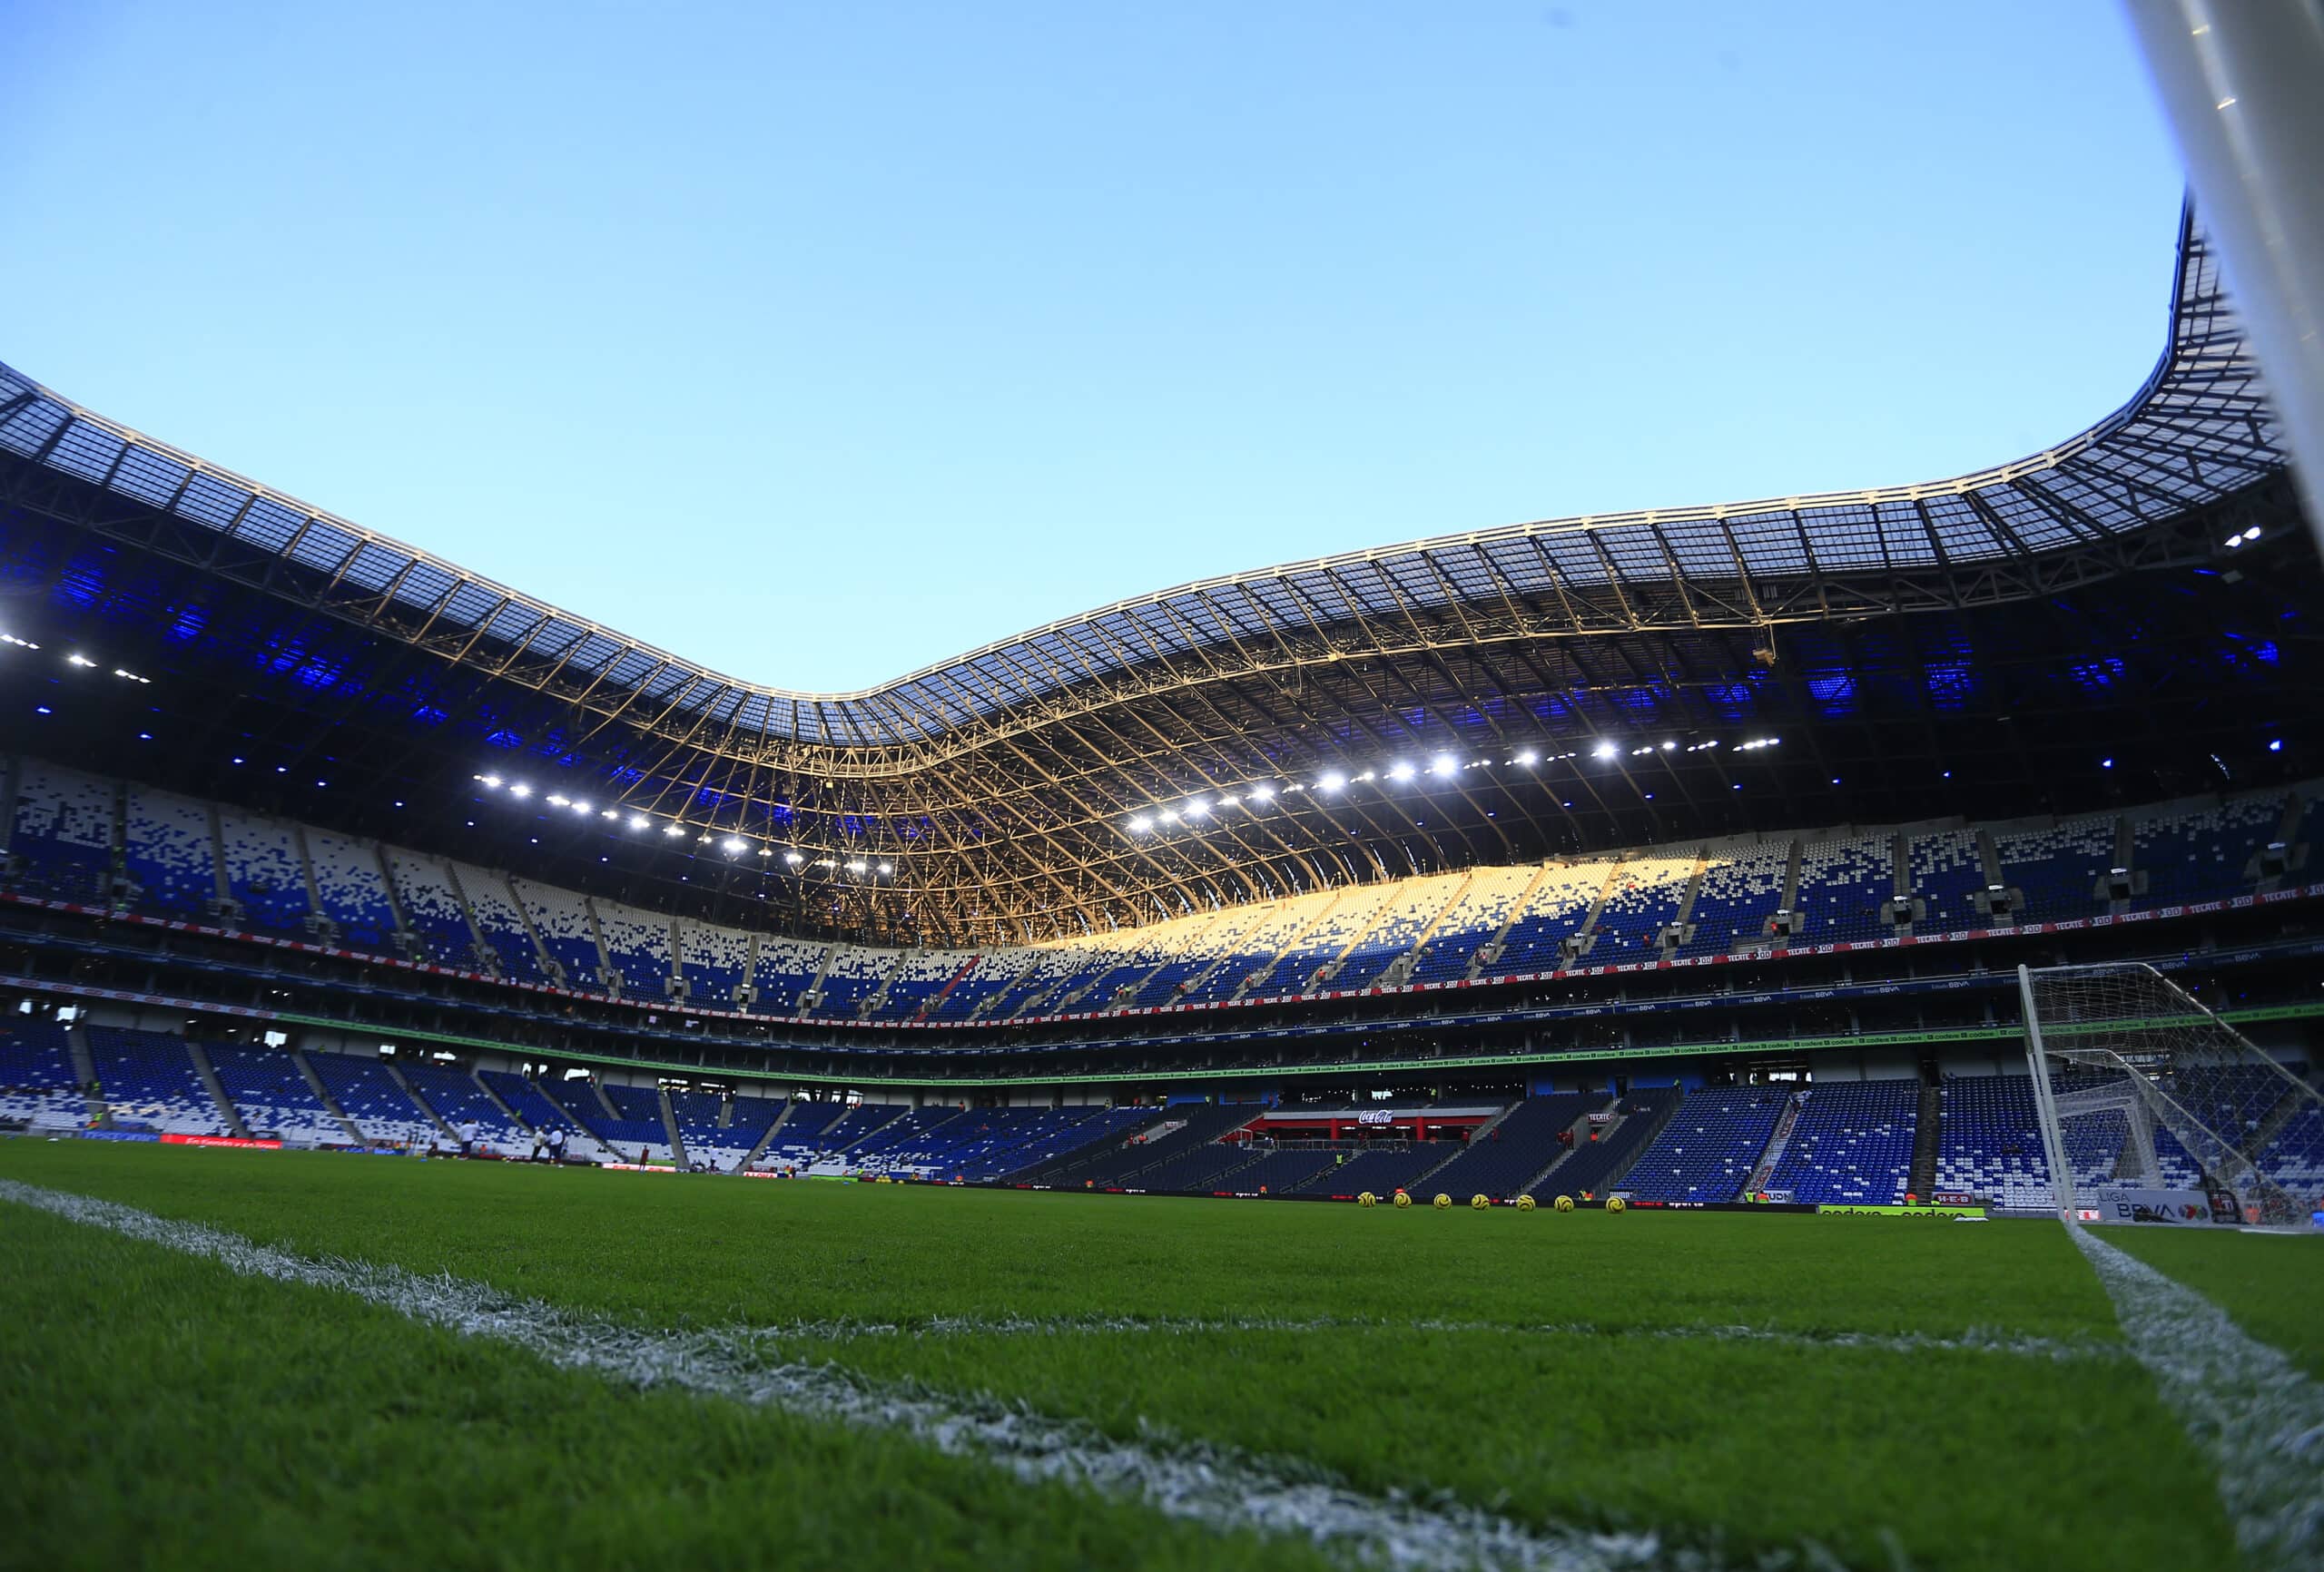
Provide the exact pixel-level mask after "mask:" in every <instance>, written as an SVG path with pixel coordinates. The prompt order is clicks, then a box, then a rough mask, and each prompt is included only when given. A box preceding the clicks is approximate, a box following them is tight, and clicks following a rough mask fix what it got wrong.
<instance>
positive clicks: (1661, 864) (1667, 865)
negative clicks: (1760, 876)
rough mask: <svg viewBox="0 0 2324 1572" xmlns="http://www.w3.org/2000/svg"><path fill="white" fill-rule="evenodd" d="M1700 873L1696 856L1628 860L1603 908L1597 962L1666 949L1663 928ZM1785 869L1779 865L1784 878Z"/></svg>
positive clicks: (1593, 954) (1593, 955) (1594, 951)
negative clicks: (1663, 941)
mask: <svg viewBox="0 0 2324 1572" xmlns="http://www.w3.org/2000/svg"><path fill="white" fill-rule="evenodd" d="M1694 876H1695V859H1694V858H1692V857H1654V856H1647V857H1631V858H1626V859H1624V860H1623V862H1622V865H1621V868H1620V870H1618V871H1617V872H1616V873H1615V875H1614V882H1613V884H1612V885H1611V886H1610V888H1609V889H1607V891H1606V899H1605V900H1604V902H1603V903H1602V904H1601V905H1600V909H1599V912H1598V921H1597V924H1596V932H1597V935H1598V942H1597V943H1596V944H1595V945H1593V946H1592V947H1591V948H1590V956H1589V960H1590V964H1591V965H1593V966H1608V965H1610V964H1612V963H1614V962H1617V961H1625V960H1651V959H1653V958H1656V957H1658V956H1659V955H1660V954H1661V953H1662V950H1661V947H1660V946H1659V944H1658V943H1657V940H1658V939H1659V937H1660V935H1661V933H1662V930H1663V929H1664V928H1668V927H1669V925H1670V924H1671V923H1673V922H1675V921H1677V920H1678V918H1679V903H1680V902H1681V901H1683V900H1684V899H1686V895H1687V886H1688V884H1689V882H1690V881H1691V880H1692V879H1694ZM1782 877H1783V870H1782V869H1781V868H1780V867H1778V868H1777V870H1776V878H1777V880H1778V881H1780V880H1781V879H1782Z"/></svg>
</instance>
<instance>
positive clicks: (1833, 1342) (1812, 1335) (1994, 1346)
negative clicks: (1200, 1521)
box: [749, 1315, 2131, 1363]
mask: <svg viewBox="0 0 2324 1572" xmlns="http://www.w3.org/2000/svg"><path fill="white" fill-rule="evenodd" d="M1233 1331H1261V1332H1265V1331H1476V1332H1494V1333H1498V1334H1500V1335H1502V1336H1504V1337H1543V1338H1601V1339H1604V1340H1606V1341H1617V1340H1640V1339H1651V1340H1653V1341H1670V1342H1691V1341H1704V1342H1757V1343H1771V1344H1775V1345H1777V1346H1779V1347H1784V1348H1817V1349H1829V1348H1848V1349H1856V1348H1861V1349H1873V1350H1876V1351H1880V1352H1884V1353H1928V1352H1943V1351H1954V1352H1965V1353H1995V1354H2012V1355H2018V1356H2021V1357H2024V1358H2027V1359H2037V1360H2051V1361H2057V1362H2060V1363H2064V1362H2067V1361H2080V1360H2098V1361H2105V1360H2127V1359H2129V1358H2130V1357H2131V1351H2130V1348H2129V1346H2128V1345H2127V1344H2124V1343H2120V1342H2102V1341H2097V1340H2094V1339H2067V1338H2049V1337H2026V1336H2020V1335H2017V1334H2014V1333H2011V1332H2004V1331H1988V1330H1986V1329H1984V1328H1980V1327H1972V1328H1970V1329H1969V1330H1968V1331H1965V1332H1963V1333H1962V1334H1961V1335H1959V1336H1958V1337H1943V1336H1937V1335H1935V1334H1931V1333H1923V1332H1866V1331H1835V1332H1807V1331H1780V1330H1777V1329H1776V1328H1772V1327H1758V1326H1700V1325H1698V1326H1667V1327H1608V1326H1593V1325H1591V1324H1590V1323H1588V1322H1586V1321H1572V1322H1563V1323H1561V1322H1548V1323H1538V1324H1526V1323H1523V1322H1506V1321H1438V1320H1419V1321H1392V1320H1389V1319H1387V1318H1385V1317H1364V1316H1336V1315H1321V1316H1301V1317H1289V1316H1216V1317H1213V1316H1125V1315H1058V1316H1025V1315H1000V1316H973V1315H940V1316H931V1317H929V1318H928V1319H926V1320H924V1321H844V1320H842V1321H784V1322H779V1323H777V1324H775V1325H773V1326H768V1327H763V1328H759V1329H756V1330H754V1331H752V1332H751V1333H750V1334H749V1335H751V1336H753V1337H758V1338H763V1339H765V1340H767V1341H773V1342H783V1341H796V1342H852V1341H855V1340H857V1339H859V1338H902V1339H911V1340H913V1341H919V1340H923V1339H937V1338H947V1337H1072V1336H1078V1335H1081V1334H1084V1333H1150V1334H1155V1335H1160V1336H1174V1337H1187V1336H1195V1335H1199V1334H1201V1333H1205V1332H1233Z"/></svg>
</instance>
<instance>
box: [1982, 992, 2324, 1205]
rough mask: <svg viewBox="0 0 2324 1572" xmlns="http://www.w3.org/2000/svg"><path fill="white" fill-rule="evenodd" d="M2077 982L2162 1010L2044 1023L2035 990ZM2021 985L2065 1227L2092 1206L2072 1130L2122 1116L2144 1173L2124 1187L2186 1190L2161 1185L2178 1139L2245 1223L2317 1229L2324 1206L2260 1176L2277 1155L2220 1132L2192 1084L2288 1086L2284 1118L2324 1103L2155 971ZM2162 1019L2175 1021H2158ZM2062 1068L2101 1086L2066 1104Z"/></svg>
mask: <svg viewBox="0 0 2324 1572" xmlns="http://www.w3.org/2000/svg"><path fill="white" fill-rule="evenodd" d="M2072 978H2089V979H2091V980H2093V981H2102V980H2106V979H2113V980H2116V981H2119V982H2121V983H2122V984H2124V985H2125V987H2126V991H2129V992H2142V993H2143V994H2145V996H2146V997H2147V1000H2149V1001H2151V1002H2145V1003H2142V1006H2141V1007H2140V1009H2139V1010H2137V1011H2134V1012H2130V1013H2125V1014H2122V1015H2121V1016H2118V1017H2106V1018H2101V1019H2094V1020H2093V1019H2076V1020H2068V1021H2061V1020H2058V1019H2054V1018H2052V1019H2045V1018H2044V1017H2043V1009H2042V1005H2041V1002H2040V999H2039V997H2038V995H2037V992H2036V988H2035V984H2036V981H2037V979H2057V980H2066V979H2072ZM2017 984H2018V997H2019V1002H2020V1005H2021V1007H2022V1008H2023V1011H2024V1034H2025V1060H2026V1068H2027V1071H2028V1072H2029V1073H2030V1074H2031V1076H2032V1077H2033V1105H2034V1110H2035V1113H2036V1115H2037V1118H2038V1120H2039V1123H2040V1125H2041V1132H2042V1146H2043V1156H2044V1157H2045V1158H2046V1159H2047V1161H2048V1164H2049V1168H2050V1185H2051V1194H2052V1195H2053V1199H2054V1202H2055V1204H2056V1206H2057V1209H2058V1213H2059V1214H2060V1215H2061V1216H2063V1217H2067V1218H2072V1217H2073V1216H2074V1215H2075V1214H2076V1213H2077V1211H2084V1210H2087V1209H2088V1208H2089V1206H2090V1202H2089V1201H2088V1200H2086V1199H2085V1198H2084V1197H2083V1195H2082V1194H2080V1189H2081V1186H2080V1185H2079V1184H2078V1183H2077V1181H2076V1179H2075V1175H2074V1168H2073V1160H2072V1156H2071V1154H2070V1150H2069V1147H2068V1145H2067V1142H2066V1138H2065V1121H2067V1120H2069V1119H2073V1118H2076V1117H2080V1116H2084V1115H2093V1114H2101V1113H2108V1112H2116V1111H2119V1112H2121V1113H2122V1115H2124V1126H2125V1129H2124V1142H2123V1147H2122V1150H2123V1154H2124V1156H2125V1158H2126V1159H2127V1161H2128V1162H2129V1164H2130V1165H2131V1166H2132V1168H2133V1169H2135V1170H2136V1173H2135V1174H2132V1175H2130V1176H2128V1177H2126V1178H2124V1179H2123V1181H2122V1183H2123V1184H2125V1185H2132V1186H2139V1187H2144V1188H2151V1189H2155V1190H2164V1189H2171V1188H2178V1187H2179V1186H2175V1185H2172V1184H2167V1183H2166V1182H2165V1181H2164V1180H2163V1179H2162V1177H2161V1175H2162V1166H2161V1164H2160V1163H2159V1161H2158V1160H2157V1156H2156V1145H2155V1137H2156V1135H2157V1133H2158V1132H2167V1133H2168V1134H2169V1135H2171V1136H2172V1137H2173V1138H2175V1139H2176V1140H2177V1141H2178V1143H2179V1144H2180V1145H2181V1146H2182V1147H2183V1148H2184V1149H2185V1153H2186V1155H2187V1156H2188V1157H2189V1158H2190V1159H2191V1161H2192V1162H2193V1163H2194V1164H2196V1166H2197V1168H2198V1170H2199V1172H2200V1174H2201V1178H2202V1183H2203V1188H2204V1189H2205V1191H2206V1194H2219V1193H2220V1192H2222V1191H2224V1192H2227V1193H2229V1194H2232V1196H2233V1198H2234V1204H2235V1210H2236V1213H2237V1219H2238V1221H2240V1222H2241V1223H2247V1224H2254V1223H2256V1224H2261V1225H2273V1226H2299V1225H2301V1224H2304V1223H2307V1221H2308V1219H2309V1213H2311V1211H2312V1210H2313V1209H2314V1208H2315V1207H2316V1206H2317V1205H2318V1204H2319V1197H2317V1196H2315V1195H2309V1194H2294V1193H2293V1192H2291V1191H2290V1190H2288V1189H2286V1188H2285V1186H2284V1185H2283V1184H2280V1183H2279V1182H2278V1181H2277V1179H2276V1178H2274V1177H2272V1176H2271V1175H2270V1174H2268V1173H2267V1172H2265V1171H2264V1170H2263V1169H2262V1168H2261V1167H2260V1163H2259V1159H2260V1157H2262V1156H2264V1155H2265V1152H2266V1144H2265V1143H2263V1142H2262V1141H2261V1140H2260V1135H2261V1132H2260V1131H2256V1130H2255V1131H2251V1132H2248V1133H2247V1132H2246V1131H2244V1130H2242V1129H2236V1130H2231V1131H2230V1130H2222V1129H2219V1128H2215V1127H2214V1125H2215V1124H2216V1123H2217V1122H2218V1113H2217V1109H2216V1108H2215V1107H2213V1108H2207V1109H2206V1110H2205V1112H2204V1113H2203V1114H2198V1113H2197V1112H2196V1111H2195V1110H2194V1109H2192V1108H2190V1107H2189V1106H2188V1105H2187V1100H2186V1098H2185V1096H2184V1095H2183V1085H2184V1083H2183V1081H2182V1079H2181V1077H2182V1076H2199V1075H2201V1073H2202V1072H2204V1071H2206V1070H2214V1071H2215V1070H2219V1069H2222V1068H2227V1067H2238V1068H2246V1069H2252V1070H2260V1071H2262V1072H2263V1073H2264V1076H2265V1077H2266V1084H2271V1085H2272V1084H2280V1088H2281V1092H2280V1095H2279V1096H2278V1097H2277V1098H2276V1100H2275V1103H2274V1105H2272V1106H2273V1107H2275V1108H2277V1109H2279V1110H2280V1109H2281V1108H2283V1107H2285V1106H2290V1107H2291V1108H2293V1109H2295V1110H2304V1109H2306V1108H2309V1107H2324V1095H2319V1093H2318V1091H2317V1089H2316V1088H2315V1087H2314V1086H2309V1084H2308V1083H2307V1082H2305V1081H2302V1080H2301V1079H2300V1078H2299V1076H2295V1075H2293V1074H2292V1073H2291V1072H2290V1070H2288V1069H2286V1068H2285V1067H2284V1066H2282V1065H2280V1064H2279V1063H2278V1062H2277V1061H2276V1060H2275V1058H2274V1057H2273V1056H2270V1055H2269V1054H2267V1053H2265V1052H2263V1051H2262V1050H2261V1049H2260V1048H2259V1047H2257V1046H2254V1045H2253V1044H2252V1043H2251V1041H2250V1039H2249V1038H2247V1037H2244V1036H2243V1035H2242V1034H2241V1033H2240V1032H2238V1031H2237V1030H2236V1029H2235V1028H2234V1027H2230V1026H2229V1025H2228V1024H2227V1023H2226V1022H2225V1021H2223V1020H2221V1018H2220V1017H2219V1016H2218V1014H2217V1013H2216V1012H2215V1011H2213V1010H2211V1008H2209V1007H2207V1006H2205V1005H2203V1004H2202V1003H2201V1001H2200V1000H2198V999H2196V998H2194V997H2192V996H2191V995H2190V994H2188V992H2187V991H2186V990H2185V989H2184V988H2181V987H2179V986H2178V985H2177V984H2176V983H2174V982H2172V981H2171V979H2170V978H2167V977H2165V976H2163V974H2162V971H2161V970H2160V969H2158V968H2155V967H2153V966H2152V965H2149V964H2148V963H2146V962H2143V961H2118V962H2105V963H2099V964H2094V965H2083V966H2057V967H2038V968H2037V967H2028V966H2020V967H2019V968H2017ZM2158 1010H2159V1011H2164V1012H2168V1013H2164V1014H2158V1013H2156V1012H2157V1011H2158ZM2150 1043H2151V1045H2152V1046H2144V1045H2147V1044H2150ZM2131 1045H2141V1046H2138V1047H2137V1050H2136V1053H2135V1059H2134V1058H2133V1057H2132V1056H2128V1055H2126V1053H2125V1052H2124V1049H2125V1047H2126V1046H2131ZM2062 1068H2067V1069H2074V1070H2079V1071H2083V1072H2087V1073H2089V1074H2090V1075H2091V1076H2093V1079H2094V1081H2095V1083H2096V1084H2094V1085H2093V1086H2089V1087H2087V1088H2085V1089H2072V1090H2066V1091H2063V1092H2062V1091H2061V1090H2060V1089H2059V1087H2058V1086H2057V1085H2056V1083H2055V1081H2054V1080H2053V1076H2054V1074H2055V1073H2056V1072H2057V1071H2058V1070H2060V1069H2062ZM2108 1076H2112V1083H2111V1084H2109V1083H2108V1082H2107V1080H2106V1079H2105V1077H2108ZM2288 1123H2289V1119H2288V1118H2287V1119H2285V1120H2282V1121H2280V1122H2279V1123H2278V1125H2277V1128H2279V1129H2280V1128H2282V1127H2283V1125H2285V1124H2288ZM2270 1139H2272V1136H2270ZM2247 1148H2249V1149H2247ZM2305 1188H2306V1187H2303V1189H2305ZM2222 1200H2224V1197H2222Z"/></svg>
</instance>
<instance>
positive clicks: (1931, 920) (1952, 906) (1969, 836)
mask: <svg viewBox="0 0 2324 1572" xmlns="http://www.w3.org/2000/svg"><path fill="white" fill-rule="evenodd" d="M1905 868H1906V874H1907V877H1908V878H1909V879H1910V880H1911V882H1912V893H1913V894H1914V895H1915V896H1917V897H1918V898H1919V899H1920V902H1921V915H1920V917H1919V918H1918V919H1916V920H1915V922H1914V924H1913V931H1914V932H1915V933H1952V932H1955V931H1958V930H1961V929H1965V928H1985V927H1989V926H1990V925H1991V919H1989V918H1987V917H1986V916H1985V914H1984V912H1983V911H1981V910H1980V909H1978V908H1977V905H1976V897H1977V894H1978V892H1979V891H1981V890H1983V889H1984V888H1985V886H1986V883H1987V882H1988V881H1987V879H1986V878H1985V873H1984V863H1983V862H1982V861H1980V860H1979V859H1978V856H1977V832H1976V831H1975V830H1935V831H1932V832H1931V833H1928V834H1925V835H1915V836H1914V837H1913V838H1912V840H1911V842H1910V844H1909V845H1907V846H1906V848H1905Z"/></svg>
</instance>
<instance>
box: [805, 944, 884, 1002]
mask: <svg viewBox="0 0 2324 1572" xmlns="http://www.w3.org/2000/svg"><path fill="white" fill-rule="evenodd" d="M899 959H900V957H899V956H898V954H897V952H895V951H894V950H891V949H866V948H862V947H861V946H859V945H852V944H851V945H842V947H841V948H840V950H839V953H838V954H836V955H834V956H833V957H832V963H831V965H830V966H829V967H828V968H825V969H824V971H823V980H822V983H821V984H819V985H818V986H817V988H816V992H818V993H819V994H821V995H822V1003H821V1004H820V1005H817V1006H816V1007H815V1009H814V1012H813V1013H814V1014H815V1016H816V1017H818V1018H819V1019H823V1020H837V1021H846V1020H853V1019H855V1018H856V1016H857V1013H858V1012H859V1011H860V1010H861V1009H862V1007H863V1005H864V1002H865V1001H866V1000H867V999H869V998H871V997H872V995H873V994H875V993H878V992H879V991H880V985H881V984H882V983H884V982H886V981H887V980H888V975H889V973H891V972H892V971H894V970H895V968H896V963H897V961H898V960H899Z"/></svg>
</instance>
